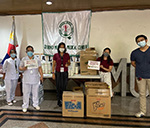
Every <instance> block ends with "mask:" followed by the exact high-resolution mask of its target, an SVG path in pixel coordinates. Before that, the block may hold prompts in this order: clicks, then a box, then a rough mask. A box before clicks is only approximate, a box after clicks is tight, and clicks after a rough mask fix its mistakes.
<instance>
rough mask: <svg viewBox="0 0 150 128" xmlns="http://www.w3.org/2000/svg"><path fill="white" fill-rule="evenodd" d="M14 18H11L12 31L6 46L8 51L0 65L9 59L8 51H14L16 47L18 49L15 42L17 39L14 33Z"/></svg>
mask: <svg viewBox="0 0 150 128" xmlns="http://www.w3.org/2000/svg"><path fill="white" fill-rule="evenodd" d="M15 29H16V28H15V18H14V16H13V23H12V30H11V33H10V37H9V45H8V50H7V53H6V55H5V57H4V59H3V60H2V62H1V64H3V63H4V61H5V60H6V59H7V58H9V57H10V54H9V53H10V50H11V49H16V47H18V42H17V38H16V32H15Z"/></svg>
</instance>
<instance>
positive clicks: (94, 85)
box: [85, 82, 109, 89]
mask: <svg viewBox="0 0 150 128" xmlns="http://www.w3.org/2000/svg"><path fill="white" fill-rule="evenodd" d="M85 87H86V88H97V89H108V87H109V86H108V85H107V84H106V83H105V82H85Z"/></svg>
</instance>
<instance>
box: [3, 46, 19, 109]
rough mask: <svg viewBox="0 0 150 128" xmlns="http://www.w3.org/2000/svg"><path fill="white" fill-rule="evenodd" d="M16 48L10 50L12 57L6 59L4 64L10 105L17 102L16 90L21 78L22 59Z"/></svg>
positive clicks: (4, 75) (7, 96)
mask: <svg viewBox="0 0 150 128" xmlns="http://www.w3.org/2000/svg"><path fill="white" fill-rule="evenodd" d="M16 54H17V53H16V50H15V49H11V50H10V58H8V59H6V60H5V62H4V64H3V79H4V83H5V88H6V101H7V104H8V105H9V106H11V105H13V103H16V100H15V91H16V87H17V83H18V78H19V63H20V60H19V59H18V58H17V57H16Z"/></svg>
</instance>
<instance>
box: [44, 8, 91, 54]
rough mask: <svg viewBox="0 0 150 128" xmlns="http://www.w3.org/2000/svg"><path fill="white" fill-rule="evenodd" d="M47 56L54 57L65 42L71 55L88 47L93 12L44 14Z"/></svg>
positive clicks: (45, 50) (45, 51)
mask: <svg viewBox="0 0 150 128" xmlns="http://www.w3.org/2000/svg"><path fill="white" fill-rule="evenodd" d="M42 21H43V45H44V54H45V55H54V54H55V53H56V52H57V47H58V44H59V43H60V42H64V43H65V44H66V47H67V52H68V53H69V54H70V55H77V54H78V53H79V51H80V50H84V49H86V48H87V47H88V43H89V35H90V32H89V31H90V21H91V11H79V12H63V13H42Z"/></svg>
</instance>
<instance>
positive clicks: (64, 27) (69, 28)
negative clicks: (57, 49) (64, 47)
mask: <svg viewBox="0 0 150 128" xmlns="http://www.w3.org/2000/svg"><path fill="white" fill-rule="evenodd" d="M73 33H74V26H73V24H72V23H71V22H70V21H64V22H62V23H60V25H59V34H60V36H62V37H64V38H68V39H71V36H72V35H73Z"/></svg>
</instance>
